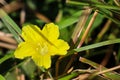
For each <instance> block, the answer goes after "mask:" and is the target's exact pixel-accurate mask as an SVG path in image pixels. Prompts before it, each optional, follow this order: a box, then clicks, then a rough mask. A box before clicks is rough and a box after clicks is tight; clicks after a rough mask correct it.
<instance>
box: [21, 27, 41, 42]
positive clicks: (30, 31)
mask: <svg viewBox="0 0 120 80" xmlns="http://www.w3.org/2000/svg"><path fill="white" fill-rule="evenodd" d="M38 32H41V30H40V28H39V27H37V26H36V25H27V26H24V27H23V28H22V37H23V38H24V40H25V41H27V42H34V43H37V42H40V41H41V40H42V38H41V36H40V34H39V33H38Z"/></svg>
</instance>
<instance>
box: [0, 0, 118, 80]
mask: <svg viewBox="0 0 120 80" xmlns="http://www.w3.org/2000/svg"><path fill="white" fill-rule="evenodd" d="M0 6H1V8H0V80H72V79H73V80H119V79H120V65H119V64H120V35H119V34H120V1H119V0H41V1H40V0H1V1H0ZM51 22H52V23H54V24H56V25H58V26H59V31H60V37H59V39H63V40H64V41H66V42H67V43H68V44H69V46H70V49H69V50H68V51H67V54H66V55H62V56H61V55H55V56H52V61H51V62H52V63H51V67H50V68H48V69H46V68H44V67H39V66H37V65H36V64H35V63H34V61H33V60H32V59H31V58H30V57H27V58H25V59H17V58H16V57H15V56H14V52H15V50H16V48H17V46H18V45H19V43H21V42H23V41H24V39H23V37H22V36H21V33H22V28H23V26H25V25H31V24H34V25H37V26H39V28H40V29H44V25H45V24H46V23H51ZM31 33H32V32H31ZM53 34H54V32H53ZM43 38H44V37H43ZM45 39H49V38H48V37H46V36H45ZM48 41H49V40H48ZM31 43H32V40H31ZM33 43H34V42H33ZM52 43H53V44H54V43H56V42H52ZM28 48H29V47H28ZM59 48H62V47H59ZM67 49H68V48H67ZM67 49H66V50H67ZM25 50H27V49H25ZM21 53H22V52H21ZM58 53H59V52H58ZM28 54H29V53H28ZM56 54H57V53H56ZM46 65H47V64H46ZM47 67H48V66H47Z"/></svg>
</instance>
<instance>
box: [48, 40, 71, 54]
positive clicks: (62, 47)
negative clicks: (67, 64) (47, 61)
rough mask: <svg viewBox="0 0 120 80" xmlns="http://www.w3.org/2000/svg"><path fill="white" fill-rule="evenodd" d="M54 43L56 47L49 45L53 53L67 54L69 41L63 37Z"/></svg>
mask: <svg viewBox="0 0 120 80" xmlns="http://www.w3.org/2000/svg"><path fill="white" fill-rule="evenodd" d="M54 44H55V46H56V47H54V46H49V49H50V50H49V51H50V53H51V55H65V54H66V53H67V50H68V49H69V48H70V47H69V45H68V43H67V42H65V41H64V40H61V39H58V40H56V41H54Z"/></svg>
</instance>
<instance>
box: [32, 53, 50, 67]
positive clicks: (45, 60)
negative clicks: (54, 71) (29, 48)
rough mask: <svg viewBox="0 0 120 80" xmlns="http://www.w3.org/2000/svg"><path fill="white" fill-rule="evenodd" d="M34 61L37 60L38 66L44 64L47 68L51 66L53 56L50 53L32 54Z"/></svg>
mask: <svg viewBox="0 0 120 80" xmlns="http://www.w3.org/2000/svg"><path fill="white" fill-rule="evenodd" d="M32 59H33V61H34V62H35V64H37V65H38V66H42V67H44V68H46V69H48V68H50V66H51V57H50V55H40V54H36V55H33V56H32Z"/></svg>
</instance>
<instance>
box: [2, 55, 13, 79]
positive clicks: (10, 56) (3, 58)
mask: <svg viewBox="0 0 120 80" xmlns="http://www.w3.org/2000/svg"><path fill="white" fill-rule="evenodd" d="M13 56H14V55H13V53H9V54H6V55H5V56H4V57H2V58H1V59H0V64H1V63H3V62H4V61H6V60H8V59H10V58H12V57H13ZM0 80H1V79H0Z"/></svg>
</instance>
